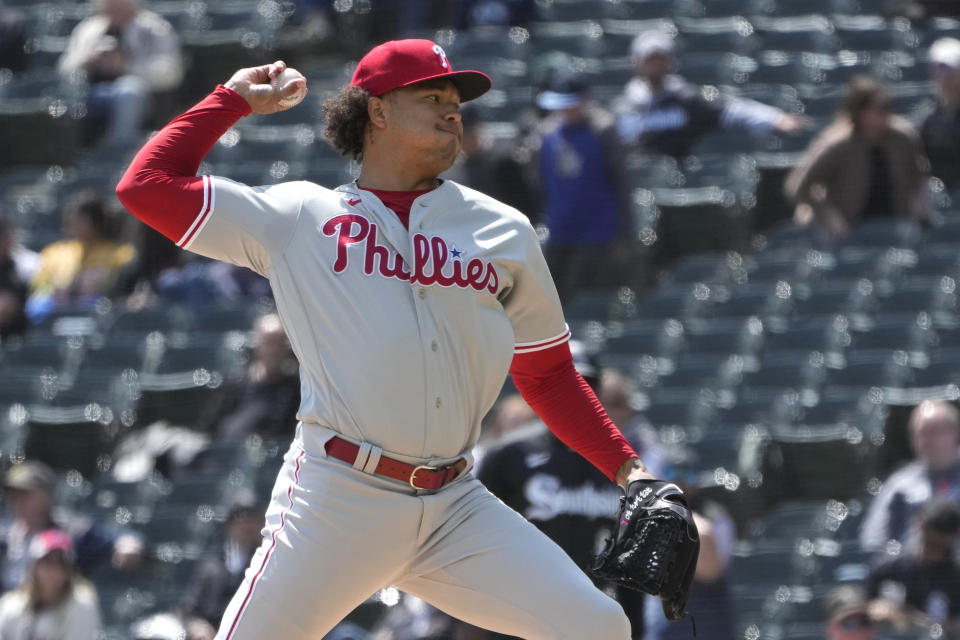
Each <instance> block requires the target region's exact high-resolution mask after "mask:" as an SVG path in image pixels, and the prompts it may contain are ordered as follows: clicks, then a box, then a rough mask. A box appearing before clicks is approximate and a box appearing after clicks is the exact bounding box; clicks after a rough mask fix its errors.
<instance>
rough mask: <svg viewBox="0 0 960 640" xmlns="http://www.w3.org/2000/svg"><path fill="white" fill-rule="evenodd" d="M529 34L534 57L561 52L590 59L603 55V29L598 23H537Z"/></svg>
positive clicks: (589, 21) (590, 21)
mask: <svg viewBox="0 0 960 640" xmlns="http://www.w3.org/2000/svg"><path fill="white" fill-rule="evenodd" d="M530 33H531V38H530V44H531V45H532V46H533V48H534V51H535V52H536V53H535V54H534V55H536V56H543V55H545V54H550V53H553V52H562V53H565V54H567V55H575V56H583V57H587V58H591V57H596V56H599V55H601V54H603V49H604V42H603V27H601V26H600V23H599V22H594V21H592V20H575V21H570V22H537V23H535V24H533V25H532V26H531V29H530Z"/></svg>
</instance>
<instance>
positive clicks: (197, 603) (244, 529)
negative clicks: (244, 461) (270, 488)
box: [182, 491, 264, 640]
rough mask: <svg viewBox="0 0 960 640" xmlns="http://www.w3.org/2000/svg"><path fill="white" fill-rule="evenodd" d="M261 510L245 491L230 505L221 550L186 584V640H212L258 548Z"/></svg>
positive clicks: (205, 562)
mask: <svg viewBox="0 0 960 640" xmlns="http://www.w3.org/2000/svg"><path fill="white" fill-rule="evenodd" d="M263 525H264V516H263V509H262V508H260V506H259V505H258V504H257V500H256V497H255V496H254V495H253V493H251V492H249V491H241V492H239V493H238V494H237V495H236V496H235V497H234V498H233V500H232V502H231V504H230V511H229V512H228V514H227V521H226V524H225V525H224V530H225V537H224V541H223V549H222V550H221V552H220V553H219V554H216V555H212V556H209V557H207V558H206V559H205V560H204V561H203V562H201V563H200V566H199V567H198V568H197V570H196V572H195V573H194V575H193V578H192V579H191V581H190V584H189V585H187V588H186V592H185V596H184V600H183V605H182V612H183V617H184V626H185V627H186V630H187V640H213V637H214V636H215V635H216V634H217V627H218V626H220V617H221V616H222V615H223V612H224V610H225V609H226V608H227V604H228V603H229V602H230V598H232V597H233V594H234V592H236V590H237V588H238V587H239V586H240V583H241V582H242V581H243V573H244V571H245V570H246V568H247V565H248V564H250V558H252V557H253V553H254V551H256V550H257V547H258V546H260V541H261V540H262V537H261V534H260V530H261V529H262V528H263Z"/></svg>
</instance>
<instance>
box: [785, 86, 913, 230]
mask: <svg viewBox="0 0 960 640" xmlns="http://www.w3.org/2000/svg"><path fill="white" fill-rule="evenodd" d="M891 107H892V105H891V101H890V97H889V95H888V94H887V91H886V89H885V88H884V87H883V85H882V84H880V82H878V81H877V80H875V79H874V78H871V77H869V76H857V77H855V78H853V79H852V80H851V81H850V84H849V85H848V86H847V91H846V95H845V97H844V99H843V103H842V104H841V106H840V109H839V111H838V112H837V116H836V118H835V119H834V121H833V123H832V124H830V126H828V127H827V128H826V129H824V130H823V131H822V132H821V133H820V135H819V136H817V138H816V139H815V140H814V141H813V142H812V143H811V144H810V147H809V148H808V149H807V151H806V153H805V154H804V156H803V158H801V159H800V160H799V161H798V162H797V166H796V167H795V168H794V169H793V171H792V172H791V173H790V175H789V176H788V177H787V181H786V185H785V189H786V193H787V196H788V197H789V198H790V199H791V200H793V201H794V202H796V204H797V208H796V211H795V214H794V218H795V221H796V222H797V223H798V224H800V225H813V226H814V227H815V228H816V230H817V231H818V232H819V233H821V234H825V236H826V238H828V239H830V240H838V239H841V238H843V237H844V236H845V235H846V234H847V232H848V231H849V230H850V228H851V227H852V226H854V225H856V224H857V223H858V222H860V221H862V220H866V219H872V218H891V217H900V218H909V219H913V220H925V219H926V217H927V199H926V189H927V175H928V170H929V164H928V161H927V158H926V156H925V155H924V154H923V149H922V147H921V144H920V138H919V136H918V135H917V132H916V130H914V128H913V127H912V126H911V125H910V124H909V123H908V122H907V121H906V120H904V119H903V118H900V117H898V116H895V115H892V114H891V113H890V109H891Z"/></svg>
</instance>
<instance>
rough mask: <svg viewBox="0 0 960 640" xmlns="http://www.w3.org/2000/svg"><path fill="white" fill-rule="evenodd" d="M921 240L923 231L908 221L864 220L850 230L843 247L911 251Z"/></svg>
mask: <svg viewBox="0 0 960 640" xmlns="http://www.w3.org/2000/svg"><path fill="white" fill-rule="evenodd" d="M922 240H923V230H922V229H921V228H920V226H919V225H918V224H917V223H915V222H912V221H910V220H897V219H892V220H890V219H883V218H880V219H875V220H866V221H864V222H861V223H859V224H857V225H855V226H854V227H853V228H852V229H850V233H849V234H847V237H846V238H844V241H843V244H844V246H845V247H899V248H905V249H913V248H915V247H917V245H919V244H920V242H921V241H922Z"/></svg>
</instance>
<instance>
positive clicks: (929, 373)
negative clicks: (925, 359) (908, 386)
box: [913, 346, 960, 387]
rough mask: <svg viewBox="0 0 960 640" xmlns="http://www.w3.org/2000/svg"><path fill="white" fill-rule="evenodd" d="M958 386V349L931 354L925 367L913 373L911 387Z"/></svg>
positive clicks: (959, 375)
mask: <svg viewBox="0 0 960 640" xmlns="http://www.w3.org/2000/svg"><path fill="white" fill-rule="evenodd" d="M950 384H952V385H958V386H960V347H957V346H952V347H949V348H941V349H939V350H938V351H937V352H935V353H933V354H931V358H930V363H929V364H927V366H925V367H922V368H918V369H915V370H914V371H913V386H915V387H940V386H945V385H950Z"/></svg>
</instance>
